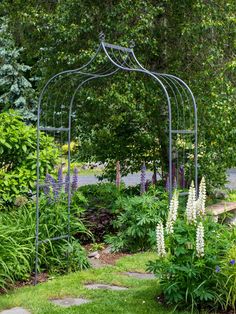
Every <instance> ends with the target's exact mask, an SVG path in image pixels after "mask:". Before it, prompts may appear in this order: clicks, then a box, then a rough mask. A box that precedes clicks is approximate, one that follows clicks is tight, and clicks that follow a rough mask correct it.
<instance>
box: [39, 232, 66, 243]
mask: <svg viewBox="0 0 236 314" xmlns="http://www.w3.org/2000/svg"><path fill="white" fill-rule="evenodd" d="M68 238H69V236H68V235H67V234H66V235H62V236H59V237H54V238H49V239H45V240H41V241H38V244H43V243H47V242H50V241H56V240H62V239H68Z"/></svg>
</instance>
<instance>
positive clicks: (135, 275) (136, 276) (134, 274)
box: [122, 271, 156, 279]
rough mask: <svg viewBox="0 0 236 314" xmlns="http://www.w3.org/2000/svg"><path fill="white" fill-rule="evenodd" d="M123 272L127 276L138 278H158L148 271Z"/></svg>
mask: <svg viewBox="0 0 236 314" xmlns="http://www.w3.org/2000/svg"><path fill="white" fill-rule="evenodd" d="M122 274H124V275H126V276H130V277H134V278H137V279H156V277H155V275H154V274H147V273H146V274H145V273H137V272H130V271H127V272H124V273H122Z"/></svg>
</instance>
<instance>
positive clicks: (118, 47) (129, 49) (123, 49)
mask: <svg viewBox="0 0 236 314" xmlns="http://www.w3.org/2000/svg"><path fill="white" fill-rule="evenodd" d="M103 45H104V46H105V47H106V48H112V49H115V50H121V51H124V52H132V51H133V49H131V48H126V47H122V46H117V45H113V44H108V43H103Z"/></svg>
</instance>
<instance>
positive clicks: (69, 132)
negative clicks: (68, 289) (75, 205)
mask: <svg viewBox="0 0 236 314" xmlns="http://www.w3.org/2000/svg"><path fill="white" fill-rule="evenodd" d="M68 128H69V131H68V177H69V186H68V206H67V235H68V242H70V205H71V179H70V174H71V171H70V146H71V145H70V141H71V108H70V110H69V121H68ZM68 245H69V243H68ZM69 266H70V265H69V248H68V251H67V272H69Z"/></svg>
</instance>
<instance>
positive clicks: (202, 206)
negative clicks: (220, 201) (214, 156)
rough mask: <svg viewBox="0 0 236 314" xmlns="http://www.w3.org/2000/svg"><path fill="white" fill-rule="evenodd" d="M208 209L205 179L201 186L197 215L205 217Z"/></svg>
mask: <svg viewBox="0 0 236 314" xmlns="http://www.w3.org/2000/svg"><path fill="white" fill-rule="evenodd" d="M205 207H206V181H205V178H204V177H203V178H202V180H201V183H200V186H199V196H198V200H197V213H198V214H199V215H201V216H204V215H205Z"/></svg>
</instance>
